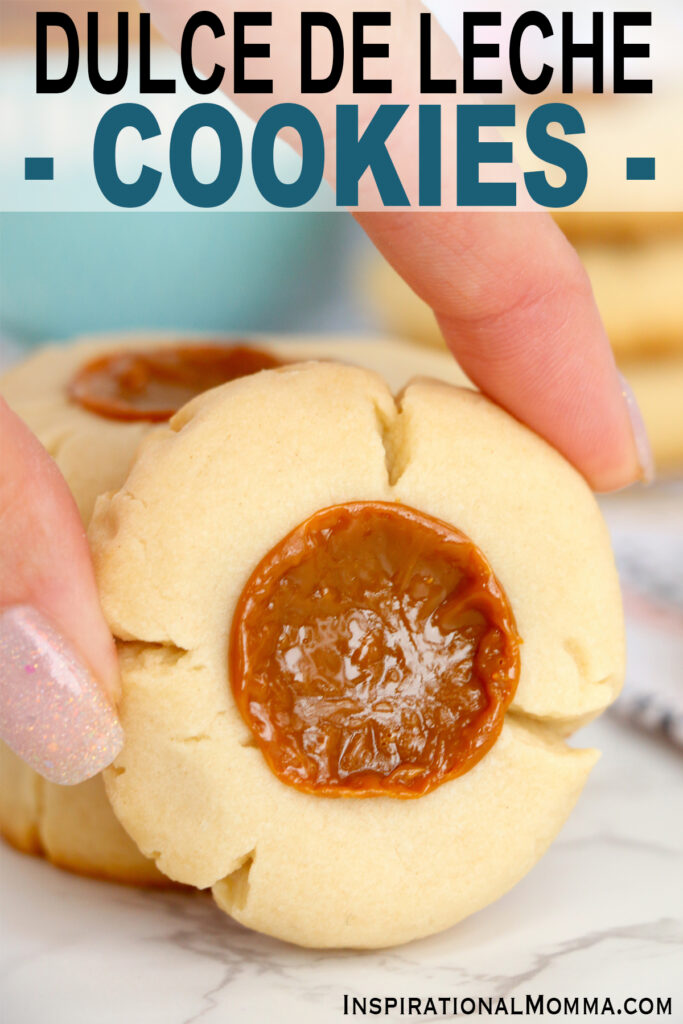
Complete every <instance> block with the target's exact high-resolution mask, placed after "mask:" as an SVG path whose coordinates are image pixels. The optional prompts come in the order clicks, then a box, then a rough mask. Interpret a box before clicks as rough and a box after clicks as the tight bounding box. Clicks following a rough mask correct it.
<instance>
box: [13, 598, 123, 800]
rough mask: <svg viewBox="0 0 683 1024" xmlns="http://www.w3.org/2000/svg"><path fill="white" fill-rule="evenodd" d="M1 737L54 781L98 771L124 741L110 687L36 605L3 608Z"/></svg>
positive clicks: (69, 782) (81, 777)
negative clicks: (104, 686) (105, 687)
mask: <svg viewBox="0 0 683 1024" xmlns="http://www.w3.org/2000/svg"><path fill="white" fill-rule="evenodd" d="M0 736H1V737H2V739H3V740H4V741H5V743H7V745H8V746H9V747H11V748H12V750H13V751H14V752H15V754H18V755H19V757H21V758H23V760H24V761H26V762H27V763H28V764H29V765H30V766H31V767H32V768H34V769H35V771H37V772H39V773H40V774H41V775H43V776H44V777H45V778H46V779H49V780H50V782H57V783H60V784H61V785H63V786H68V785H74V784H75V783H77V782H83V781H84V780H85V779H89V778H91V777H92V776H93V775H97V773H98V772H100V771H102V769H103V768H105V767H106V766H107V765H108V764H111V762H112V761H113V760H114V758H115V757H116V755H117V754H118V753H119V751H120V750H121V747H122V746H123V731H122V729H121V726H120V724H119V720H118V718H117V717H116V712H115V711H114V709H113V707H112V706H111V704H110V703H109V701H108V700H107V698H106V696H105V695H104V692H103V690H102V689H101V687H100V686H99V685H98V683H97V682H96V680H95V679H94V678H93V676H92V675H91V674H90V672H89V671H88V669H87V668H86V666H85V665H84V664H83V662H82V661H81V659H80V658H79V656H78V655H77V654H76V652H75V651H74V650H73V648H72V647H71V645H70V644H69V643H68V641H66V640H65V639H64V637H63V636H62V635H61V633H59V632H58V631H57V630H56V629H55V628H54V626H52V625H51V624H50V623H49V622H48V621H47V619H46V618H45V617H44V616H43V615H42V614H41V613H40V612H39V611H37V610H36V609H35V608H31V607H28V606H23V605H18V606H16V607H13V608H8V609H7V610H6V611H4V612H3V613H2V614H0Z"/></svg>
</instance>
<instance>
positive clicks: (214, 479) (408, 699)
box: [0, 337, 624, 947]
mask: <svg viewBox="0 0 683 1024" xmlns="http://www.w3.org/2000/svg"><path fill="white" fill-rule="evenodd" d="M295 360H307V361H306V362H300V361H298V362H297V361H295ZM377 371H381V372H377ZM416 371H417V372H418V373H420V374H424V373H425V371H426V372H427V373H431V374H432V375H433V376H434V377H441V378H442V379H441V380H428V379H424V378H422V379H420V380H412V381H411V380H410V378H412V377H413V376H414V374H415V372H416ZM443 378H449V380H450V381H451V383H448V382H446V380H444V379H443ZM387 379H388V380H389V384H387ZM221 381H225V383H221ZM462 383H463V382H462V379H461V376H460V374H459V371H458V370H457V367H455V366H454V364H453V362H452V360H451V359H450V357H448V356H447V355H446V354H441V353H438V352H433V353H428V352H423V351H420V350H418V349H417V347H416V346H414V345H412V344H406V343H402V342H395V341H379V342H377V341H375V342H373V341H369V340H368V341H365V342H361V341H356V342H353V343H351V342H348V341H344V340H343V339H336V340H330V339H327V340H325V339H318V340H309V341H304V340H294V339H292V340H290V341H287V342H283V341H275V340H273V339H260V340H259V342H258V343H257V347H246V346H245V345H244V343H233V344H228V343H227V342H220V343H212V344H207V343H206V342H201V343H198V344H193V345H189V344H188V343H187V342H186V341H182V342H181V341H179V340H176V341H175V343H174V344H170V343H169V339H163V340H162V339H156V340H154V341H152V340H151V339H149V338H146V339H138V340H134V341H130V340H125V341H124V340H122V339H116V338H111V337H110V338H108V339H106V340H104V341H100V342H97V343H93V342H83V343H80V344H77V345H73V346H71V347H62V348H54V349H48V350H46V351H44V352H42V353H39V354H38V355H36V356H34V357H33V358H32V359H30V360H28V361H27V362H26V363H24V364H23V365H22V366H19V367H17V368H16V369H14V370H13V371H11V372H10V373H8V374H7V375H6V376H5V377H4V379H3V380H2V382H0V388H1V390H2V393H3V394H4V395H5V397H6V398H7V399H8V401H9V403H10V404H11V406H12V407H13V408H14V409H15V411H16V412H17V413H18V414H19V415H20V416H21V417H22V418H23V419H24V420H25V421H26V423H27V424H28V425H29V426H30V427H31V428H32V429H33V430H34V431H35V432H36V433H37V434H38V436H39V438H40V439H41V440H42V442H43V444H45V446H46V448H47V449H48V451H50V453H51V454H52V455H53V457H54V458H55V460H56V462H57V464H58V465H59V467H60V469H61V470H62V472H63V474H64V475H65V477H66V479H67V482H68V483H69V485H70V487H71V489H72V491H73V494H74V497H75V499H76V501H77V503H78V505H79V508H80V511H81V515H82V517H83V520H84V523H85V524H86V526H88V536H89V540H90V544H91V548H92V552H93V558H94V562H95V569H96V574H97V580H98V586H99V589H100V596H101V600H102V606H103V609H104V612H105V615H106V617H107V620H108V622H109V625H110V627H111V629H112V631H113V633H114V635H115V636H116V638H117V641H118V647H119V657H120V666H121V678H122V701H121V705H120V709H119V710H120V715H121V720H122V723H123V727H124V732H125V737H126V742H125V746H124V749H123V751H122V752H121V754H120V756H119V757H118V758H117V760H116V762H115V763H114V765H113V766H112V767H111V768H110V769H108V770H107V771H106V772H105V773H104V779H102V778H98V779H95V780H93V781H92V782H88V783H85V784H84V785H80V786H74V787H68V788H62V787H59V786H56V785H53V784H51V783H49V782H46V781H45V780H43V779H41V778H39V777H38V776H36V775H35V773H33V772H32V771H31V769H30V768H28V767H27V766H26V765H24V764H23V763H22V762H21V761H19V759H18V758H17V757H16V756H15V755H14V754H13V753H12V752H11V751H10V750H8V749H7V748H4V747H3V748H2V749H1V750H0V771H1V773H2V786H1V787H0V792H1V793H2V797H1V799H0V828H1V829H2V832H3V834H4V835H5V837H6V838H7V839H8V840H9V841H10V842H11V843H12V844H13V845H15V846H16V847H18V848H19V849H21V850H24V851H26V852H30V853H39V854H40V853H42V854H44V855H45V856H46V857H47V858H49V859H50V860H52V861H54V862H55V863H57V864H59V865H62V866H64V867H67V868H70V869H72V870H75V871H78V872H81V873H85V874H93V875H97V876H100V877H105V878H108V879H112V880H116V881H126V882H135V883H139V884H150V885H163V884H178V883H181V884H186V885H190V886H194V887H197V888H201V889H203V888H211V889H212V892H213V895H214V898H215V900H216V903H217V905H218V906H219V907H220V908H221V909H222V910H224V911H225V912H226V913H228V914H230V915H231V916H232V917H234V918H236V919H237V920H239V921H241V922H243V923H244V924H246V925H248V926H250V927H253V928H256V929H257V930H259V931H263V932H265V933H267V934H270V935H274V936H277V937H279V938H282V939H285V940H288V941H292V942H296V943H299V944H302V945H305V946H316V947H326V946H355V947H374V946H385V945H391V944H393V943H398V942H403V941H408V940H409V939H412V938H416V937H419V936H422V935H427V934H430V933H433V932H435V931H438V930H440V929H443V928H445V927H448V926H449V925H451V924H454V923H456V922H457V921H459V920H461V919H462V918H463V917H465V916H467V915H468V914H470V913H472V912H474V911H475V910H477V909H479V908H480V907H483V906H485V905H486V904H488V903H490V902H491V901H492V900H494V899H497V898H498V897H499V896H500V895H502V893H504V892H505V891H507V890H508V889H509V888H510V887H511V886H512V885H514V884H515V883H516V882H517V881H518V880H519V879H520V878H521V877H522V876H523V875H524V874H525V873H526V872H527V871H528V870H529V869H530V868H531V867H532V866H533V864H534V863H535V862H536V860H537V859H538V858H539V857H540V856H541V855H542V853H543V852H544V851H545V849H546V848H547V847H548V845H549V843H550V842H551V841H552V839H553V838H554V836H555V835H556V834H557V832H558V831H559V829H560V827H561V826H562V824H563V822H564V820H565V819H566V817H567V815H568V814H569V812H570V810H571V808H572V806H573V804H574V802H575V800H576V799H577V797H578V795H579V793H580V791H581V788H582V786H583V784H584V782H585V780H586V778H587V776H588V774H589V772H590V769H591V767H592V765H593V764H594V762H595V759H596V752H595V751H592V750H577V749H573V748H571V747H569V746H568V745H567V743H566V739H565V738H566V737H567V736H568V735H569V734H570V733H571V732H573V731H574V730H575V729H577V728H578V727H579V726H580V725H582V724H583V723H585V722H586V721H589V720H590V719H591V718H593V717H594V716H595V715H597V714H599V713H600V712H601V711H602V710H603V709H604V708H605V707H606V706H607V705H608V704H609V703H610V702H611V701H612V700H613V699H614V697H615V696H616V694H617V692H618V690H619V687H620V685H621V681H622V678H623V671H624V639H623V621H622V614H621V605H620V597H619V588H618V582H617V577H616V571H615V567H614V562H613V558H612V553H611V550H610V546H609V540H608V536H607V531H606V529H605V525H604V523H603V521H602V518H601V515H600V512H599V510H598V507H597V505H596V503H595V500H594V498H593V496H592V495H591V493H590V491H589V489H588V487H587V485H586V484H585V482H584V480H583V479H582V478H581V476H580V475H579V474H578V473H577V472H576V471H575V470H574V469H573V468H572V467H571V466H570V465H569V464H568V463H567V462H566V461H565V460H564V459H563V458H562V457H561V456H560V455H559V454H558V453H557V452H556V451H555V450H554V449H552V448H551V447H550V446H549V445H547V444H546V443H545V442H544V441H543V440H541V439H540V438H539V437H537V436H536V435H534V434H533V433H532V432H531V431H529V430H528V429H527V428H525V427H524V426H522V425H521V424H520V423H518V422H517V421H516V420H514V419H513V418H512V417H510V416H508V415H507V414H506V413H505V412H503V411H502V410H501V409H499V408H498V407H497V406H495V405H494V404H492V403H491V402H489V401H488V400H487V399H485V398H484V397H483V396H481V395H480V394H479V393H477V392H476V391H475V390H474V389H471V388H469V387H462V386H456V385H458V384H462ZM389 385H390V386H389ZM207 388H209V390H206V389H207ZM399 389H402V390H401V391H400V394H399V395H398V397H394V393H392V392H396V391H397V390H399ZM193 396H194V397H193ZM183 403H185V404H183Z"/></svg>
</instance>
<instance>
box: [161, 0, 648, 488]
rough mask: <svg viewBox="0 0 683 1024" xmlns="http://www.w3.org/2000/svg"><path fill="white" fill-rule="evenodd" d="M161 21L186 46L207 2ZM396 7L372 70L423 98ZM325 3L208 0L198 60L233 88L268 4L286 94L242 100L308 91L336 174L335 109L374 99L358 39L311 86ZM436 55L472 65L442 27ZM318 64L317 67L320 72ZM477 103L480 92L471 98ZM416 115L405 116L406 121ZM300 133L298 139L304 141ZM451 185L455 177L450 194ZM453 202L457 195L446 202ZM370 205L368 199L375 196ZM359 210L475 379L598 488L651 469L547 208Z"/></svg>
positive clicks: (259, 35)
mask: <svg viewBox="0 0 683 1024" xmlns="http://www.w3.org/2000/svg"><path fill="white" fill-rule="evenodd" d="M144 6H145V7H147V8H148V9H149V10H150V12H151V14H152V18H153V19H154V21H155V24H156V26H157V28H159V29H160V30H161V32H162V33H163V34H164V35H165V36H166V37H167V39H168V40H169V41H170V42H171V44H172V45H174V46H176V47H177V48H179V46H180V39H181V35H182V30H183V28H184V26H185V24H186V22H187V20H188V18H189V17H190V15H191V14H192V13H194V12H195V11H197V10H201V9H203V8H204V7H205V4H203V3H202V2H201V0H184V2H179V0H144ZM324 7H325V9H326V10H328V11H330V13H333V14H334V15H335V17H337V20H338V21H339V22H340V24H341V25H342V27H343V28H344V32H345V38H346V42H347V43H348V42H349V36H350V33H349V32H347V28H348V19H349V5H348V3H346V2H345V0H327V3H325V4H324ZM379 7H380V8H381V9H382V10H389V9H391V10H392V25H391V29H390V30H388V29H382V30H381V36H380V35H375V36H374V37H373V39H374V40H376V39H379V38H381V39H382V40H385V39H387V38H390V57H389V58H388V59H386V60H384V59H383V60H381V61H375V62H374V63H373V62H370V63H369V72H368V73H369V75H370V77H373V78H375V77H386V78H389V79H391V80H392V81H393V83H394V91H393V93H392V95H391V96H390V97H387V102H392V103H405V104H409V105H410V106H411V110H414V109H416V108H417V106H418V104H419V102H420V97H419V94H418V93H417V92H416V91H415V90H416V89H417V87H418V81H417V80H418V74H417V70H416V72H415V74H413V75H411V74H409V72H408V69H410V68H415V69H417V67H418V46H419V33H418V31H417V29H418V25H419V21H418V14H419V12H420V9H421V5H420V4H419V3H418V2H417V0H401V2H400V3H397V2H396V0H383V2H382V3H381V4H379ZM306 8H311V9H319V8H320V4H318V3H314V2H311V0H300V2H298V3H297V2H295V0H289V2H288V3H287V4H279V5H278V4H265V3H264V0H240V2H239V3H237V2H236V0H214V3H213V4H212V5H211V9H212V11H213V12H215V14H217V15H218V17H219V18H220V19H221V21H222V23H223V25H224V26H225V30H226V35H225V36H223V37H221V38H219V39H214V38H213V34H212V33H211V31H210V30H208V29H206V28H204V29H202V30H200V31H199V32H198V33H197V35H196V36H195V39H194V47H193V58H194V63H195V65H196V66H197V67H198V68H201V69H204V70H205V71H206V72H207V73H210V72H211V70H212V69H213V67H214V65H215V64H216V63H219V64H220V65H222V66H223V67H224V68H225V69H226V73H225V77H224V86H225V88H226V90H229V88H230V86H231V85H232V82H233V67H232V25H233V14H234V12H235V11H236V10H238V11H249V10H256V11H258V10H263V9H267V10H269V11H272V13H273V26H272V28H270V29H267V30H263V29H258V28H256V29H251V33H252V34H251V35H250V36H249V37H248V38H249V40H250V41H252V40H253V41H258V42H261V41H264V40H267V41H268V42H269V43H270V45H271V54H270V60H269V61H268V62H267V63H266V62H265V61H263V60H255V61H252V62H251V64H250V65H248V68H249V71H248V74H249V75H250V76H252V77H263V76H265V77H267V78H269V79H272V81H273V83H274V89H275V94H246V95H245V94H240V95H238V96H234V97H233V98H234V99H235V100H236V101H237V102H238V103H239V104H240V105H241V106H242V107H243V108H244V109H245V111H246V112H247V113H248V114H249V115H251V116H252V117H254V118H258V117H259V116H260V114H262V113H263V111H264V110H265V109H267V108H268V107H270V106H272V105H273V104H275V103H282V102H293V103H296V102H300V103H303V104H304V105H306V106H309V107H310V108H311V109H312V110H313V112H314V114H315V116H316V117H317V119H318V121H319V123H320V125H321V127H322V130H323V135H324V137H325V139H326V140H327V164H326V171H325V173H326V177H327V178H328V179H329V180H330V181H332V180H333V179H334V173H335V166H334V164H335V159H334V144H333V140H334V127H335V108H336V104H337V103H339V102H354V103H357V104H358V105H359V107H360V110H359V121H360V123H361V124H363V123H365V121H366V120H367V118H368V117H369V116H370V115H371V113H372V111H373V110H374V109H375V107H376V105H377V97H376V96H364V95H352V92H351V83H350V81H349V79H350V65H351V60H350V56H349V50H350V46H349V45H347V47H346V58H347V59H346V61H345V67H344V74H343V75H342V78H341V81H340V84H339V86H338V88H337V90H336V91H335V92H334V93H332V94H322V95H317V94H316V95H306V96H302V94H301V92H300V80H299V68H300V57H299V50H300V47H299V38H298V36H299V22H300V11H302V10H305V9H306ZM322 49H323V50H324V51H325V52H324V53H321V55H320V60H321V62H322V66H321V68H320V69H318V70H319V71H320V73H321V74H325V73H326V71H328V70H329V62H330V56H329V47H328V48H325V47H322ZM432 55H433V56H432V64H433V67H434V68H435V69H439V72H440V73H441V74H446V73H447V74H448V75H449V76H451V75H454V76H455V78H456V79H457V80H458V81H461V80H462V76H461V74H460V72H461V68H462V64H461V61H460V57H459V55H458V53H457V51H456V49H455V47H454V45H453V43H452V42H451V40H450V39H449V38H448V37H447V36H446V35H445V33H443V32H441V31H440V30H439V29H438V27H437V26H436V25H435V26H434V32H433V42H432ZM314 70H315V69H314ZM438 100H439V102H441V104H442V106H443V108H444V118H443V120H444V123H449V121H451V122H452V119H453V115H454V111H453V108H454V106H455V105H456V104H457V103H458V102H460V100H461V97H459V96H457V95H448V96H443V97H439V98H438ZM467 100H468V102H473V98H472V97H471V96H468V97H467ZM406 120H407V124H406V123H404V122H406ZM412 129H414V122H413V124H412V126H411V123H410V121H409V119H408V115H406V118H404V120H403V121H402V122H401V123H400V125H399V127H398V128H397V130H396V132H395V133H394V135H393V136H392V157H393V160H394V163H395V165H396V166H397V167H398V169H399V171H400V172H401V174H402V177H403V179H404V181H412V180H413V179H414V175H415V163H416V161H415V134H414V130H412ZM296 139H297V136H296V135H294V137H293V141H294V142H296ZM449 189H450V191H451V192H452V183H450V184H448V183H445V184H444V192H445V193H448V192H449ZM372 199H373V194H372V190H371V186H370V185H369V184H368V182H367V181H366V180H365V179H362V181H361V203H363V202H364V201H365V204H369V203H371V202H372ZM445 205H448V203H446V204H445ZM366 208H367V205H366ZM357 220H358V221H359V222H360V224H361V225H362V226H363V227H364V228H365V230H366V231H367V233H368V234H369V235H370V237H371V238H372V240H373V241H374V243H375V244H376V246H377V248H378V249H379V250H380V251H381V252H382V253H383V254H384V255H385V256H386V258H387V259H388V260H389V261H390V262H391V263H392V264H393V266H394V267H395V268H396V269H397V270H398V271H399V273H400V274H401V275H402V276H403V277H404V278H405V280H406V281H407V282H408V284H410V285H411V286H412V287H413V289H414V290H415V291H416V292H417V293H418V294H419V295H420V296H421V297H422V298H423V299H425V300H426V301H427V302H428V303H429V305H430V306H431V307H432V308H433V309H434V311H435V313H436V315H437V317H438V320H439V323H440V325H441V328H442V330H443V333H444V336H445V338H446V341H447V343H448V345H449V347H450V349H451V351H452V352H453V354H454V355H455V357H456V358H457V360H458V362H459V363H460V364H461V366H462V368H463V369H464V370H465V372H466V373H467V374H468V376H469V377H470V378H471V379H472V380H473V382H474V383H475V384H476V385H477V386H478V387H479V388H480V389H481V390H482V391H483V392H485V393H486V394H487V395H489V396H490V397H491V398H493V399H494V400H495V401H496V402H498V403H499V404H500V405H502V406H503V407H504V408H506V409H507V410H508V411H509V412H511V413H512V414H513V416H515V417H516V418H517V419H519V420H522V421H523V422H524V423H527V424H528V425H529V426H530V427H532V428H533V429H534V430H535V431H536V432H537V433H539V434H542V435H543V436H544V437H545V438H547V440H548V441H550V443H551V444H553V445H554V446H555V447H556V448H558V449H559V451H561V452H562V453H563V455H565V456H566V457H567V458H568V459H569V460H570V461H571V462H573V463H574V465H575V466H576V467H577V469H579V470H580V471H581V472H582V473H583V475H584V476H585V477H586V479H587V480H588V482H589V483H590V484H591V486H592V487H593V488H594V489H596V490H600V491H609V490H614V489H617V488H620V487H625V486H627V485H628V484H631V483H633V482H634V481H636V480H640V479H648V478H649V477H650V476H651V475H652V455H651V453H650V448H649V444H648V441H647V435H646V433H645V429H644V427H643V424H642V420H641V418H640V415H639V412H638V409H637V406H636V403H635V400H634V399H633V397H632V395H631V393H630V391H629V390H628V386H627V385H625V382H624V381H623V380H622V379H621V377H620V375H619V373H618V372H617V369H616V366H615V363H614V357H613V355H612V352H611V349H610V346H609V343H608V340H607V337H606V335H605V331H604V328H603V326H602V323H601V321H600V316H599V314H598V310H597V308H596V305H595V301H594V299H593V294H592V290H591V286H590V283H589V281H588V278H587V276H586V273H585V271H584V270H583V267H582V266H581V263H580V261H579V258H578V256H577V254H576V252H575V250H574V249H573V248H572V246H571V245H570V244H569V242H567V241H566V239H565V238H564V236H563V235H562V233H561V232H560V230H559V229H558V228H557V227H556V225H555V224H554V222H553V221H552V219H551V218H550V217H549V215H548V214H546V213H540V212H539V213H519V212H514V213H484V212H476V213H466V212H452V213H448V212H437V213H425V212H422V213H421V212H409V213H393V212H382V213H359V214H358V215H357Z"/></svg>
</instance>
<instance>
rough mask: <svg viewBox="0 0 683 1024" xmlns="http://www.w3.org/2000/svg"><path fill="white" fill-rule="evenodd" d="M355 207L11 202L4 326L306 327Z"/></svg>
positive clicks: (3, 219)
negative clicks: (235, 208) (53, 209)
mask: <svg viewBox="0 0 683 1024" xmlns="http://www.w3.org/2000/svg"><path fill="white" fill-rule="evenodd" d="M349 222H351V218H350V217H347V216H345V215H343V214H324V213H229V214H213V215H211V214H205V213H197V214H194V213H71V214H59V213H29V214H24V213H8V214H3V215H2V216H0V331H1V332H2V333H4V334H6V335H9V336H10V337H14V338H17V339H18V340H20V341H24V342H29V343H32V342H41V341H44V340H46V339H49V338H54V339H59V338H66V337H70V336H72V335H75V334H80V333H84V332H95V331H110V330H131V329H132V330H135V329H162V330H163V329H165V328H168V329H173V330H188V331H189V330H195V331H262V330H285V329H296V327H297V326H298V323H299V320H300V318H301V314H302V311H304V310H305V311H309V312H310V310H311V308H312V307H315V305H316V303H317V304H320V303H321V302H322V301H324V300H325V297H329V296H330V295H332V294H333V293H334V287H335V281H337V280H338V278H339V274H340V272H341V268H340V263H341V261H342V260H343V252H344V250H345V245H344V241H345V239H346V238H347V236H348V233H349Z"/></svg>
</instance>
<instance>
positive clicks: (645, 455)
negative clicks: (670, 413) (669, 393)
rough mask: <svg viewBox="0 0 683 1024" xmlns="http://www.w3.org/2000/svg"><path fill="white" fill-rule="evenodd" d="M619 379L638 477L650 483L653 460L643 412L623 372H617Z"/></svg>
mask: <svg viewBox="0 0 683 1024" xmlns="http://www.w3.org/2000/svg"><path fill="white" fill-rule="evenodd" d="M619 379H620V380H621V393H622V395H623V396H624V401H625V402H626V408H627V409H628V415H629V419H630V421H631V430H632V431H633V440H634V441H635V445H636V454H637V456H638V464H639V465H640V479H641V480H642V481H643V483H644V484H651V483H652V481H653V480H654V478H655V460H654V456H653V454H652V448H651V446H650V439H649V437H648V436H647V430H646V429H645V422H644V420H643V414H642V413H641V411H640V406H639V405H638V402H637V401H636V396H635V395H634V394H633V390H632V389H631V385H630V384H629V382H628V381H627V380H626V378H625V377H624V375H623V373H620V374H619Z"/></svg>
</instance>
